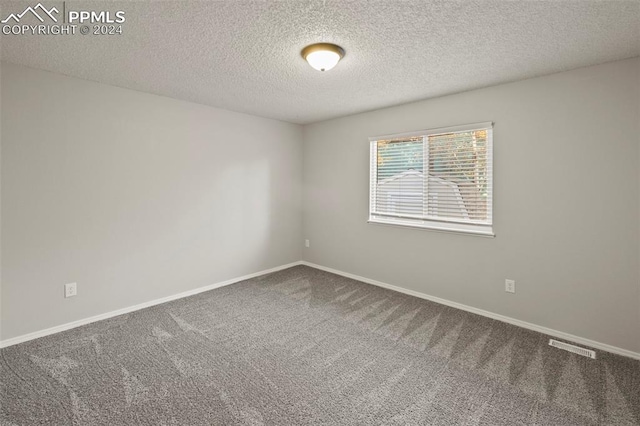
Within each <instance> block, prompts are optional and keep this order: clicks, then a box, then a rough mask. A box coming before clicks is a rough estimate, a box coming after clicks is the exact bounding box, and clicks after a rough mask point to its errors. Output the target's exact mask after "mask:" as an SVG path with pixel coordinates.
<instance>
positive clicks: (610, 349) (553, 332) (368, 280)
mask: <svg viewBox="0 0 640 426" xmlns="http://www.w3.org/2000/svg"><path fill="white" fill-rule="evenodd" d="M300 264H302V265H306V266H310V267H312V268H316V269H321V270H323V271H327V272H331V273H333V274H336V275H342V276H343V277H347V278H351V279H354V280H357V281H362V282H365V283H367V284H373V285H375V286H378V287H383V288H386V289H389V290H393V291H397V292H400V293H404V294H408V295H410V296H415V297H419V298H421V299H426V300H430V301H432V302H436V303H440V304H441V305H446V306H451V307H452V308H456V309H460V310H463V311H467V312H471V313H474V314H478V315H482V316H483V317H488V318H492V319H495V320H498V321H502V322H506V323H509V324H513V325H516V326H518V327H522V328H526V329H529V330H533V331H537V332H539V333H543V334H547V335H549V336H553V337H557V338H559V339H564V340H568V341H570V342H574V343H577V344H579V345H584V346H589V347H591V348H594V349H600V350H603V351H606V352H610V353H613V354H617V355H622V356H626V357H629V358H633V359H637V360H640V353H637V352H633V351H630V350H627V349H622V348H618V347H616V346H611V345H607V344H606V343H600V342H596V341H594V340H590V339H585V338H583V337H579V336H574V335H572V334H569V333H565V332H562V331H558V330H553V329H551V328H547V327H542V326H539V325H536V324H532V323H529V322H526V321H521V320H518V319H515V318H511V317H507V316H504V315H500V314H496V313H493V312H489V311H485V310H483V309H478V308H474V307H472V306H467V305H463V304H462V303H457V302H452V301H450V300H446V299H441V298H439V297H435V296H430V295H428V294H424V293H420V292H418V291H414V290H409V289H406V288H402V287H398V286H395V285H392V284H387V283H383V282H381V281H376V280H372V279H371V278H366V277H361V276H359V275H355V274H350V273H348V272H343V271H340V270H337V269H333V268H327V267H326V266H321V265H316V264H315V263H311V262H307V261H302V262H300Z"/></svg>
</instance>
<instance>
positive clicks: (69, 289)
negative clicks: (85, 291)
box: [64, 283, 78, 297]
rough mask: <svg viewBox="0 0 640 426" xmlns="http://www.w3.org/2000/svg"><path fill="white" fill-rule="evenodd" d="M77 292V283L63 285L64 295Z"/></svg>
mask: <svg viewBox="0 0 640 426" xmlns="http://www.w3.org/2000/svg"><path fill="white" fill-rule="evenodd" d="M76 294H78V285H77V284H76V283H69V284H65V285H64V297H73V296H75V295H76Z"/></svg>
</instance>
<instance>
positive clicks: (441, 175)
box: [369, 123, 493, 236]
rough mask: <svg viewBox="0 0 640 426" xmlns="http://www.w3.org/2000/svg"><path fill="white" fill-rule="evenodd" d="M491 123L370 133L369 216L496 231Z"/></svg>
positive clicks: (378, 220) (463, 229)
mask: <svg viewBox="0 0 640 426" xmlns="http://www.w3.org/2000/svg"><path fill="white" fill-rule="evenodd" d="M492 136H493V135H492V123H476V124H471V125H466V126H457V127H448V128H443V129H432V130H424V131H420V132H413V133H406V134H398V135H388V136H380V137H375V138H370V139H369V140H370V143H371V168H370V170H371V174H370V188H369V221H370V222H376V223H386V224H394V225H405V226H414V227H422V228H432V229H438V230H443V231H457V232H468V233H473V234H481V235H491V236H492V235H493V218H492V204H493V192H492V189H493V188H492V186H493V185H492V183H493V178H492V175H493V164H492V157H493V152H492Z"/></svg>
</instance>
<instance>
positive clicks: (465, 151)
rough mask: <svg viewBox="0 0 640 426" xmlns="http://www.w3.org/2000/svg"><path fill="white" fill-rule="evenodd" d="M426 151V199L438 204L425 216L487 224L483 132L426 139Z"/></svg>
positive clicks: (486, 175) (434, 136)
mask: <svg viewBox="0 0 640 426" xmlns="http://www.w3.org/2000/svg"><path fill="white" fill-rule="evenodd" d="M428 147H429V197H430V199H431V197H435V198H437V200H438V201H437V205H436V206H434V207H433V208H432V207H431V206H430V207H429V214H430V215H435V216H439V217H450V218H457V219H470V220H473V221H486V220H488V202H487V200H488V195H489V193H488V191H489V188H488V184H489V176H488V168H487V131H486V130H476V131H471V132H460V133H447V134H441V135H433V136H429V142H428ZM432 181H434V183H436V182H437V183H436V184H435V185H433V186H432V185H431V183H432Z"/></svg>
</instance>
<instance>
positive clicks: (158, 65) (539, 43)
mask: <svg viewBox="0 0 640 426" xmlns="http://www.w3.org/2000/svg"><path fill="white" fill-rule="evenodd" d="M42 3H43V4H44V5H45V6H48V7H51V6H54V5H55V6H58V7H59V8H60V9H61V5H62V2H61V1H60V2H56V1H47V0H42ZM35 4H37V0H33V1H31V2H7V1H3V2H2V4H1V5H0V14H1V15H2V19H4V18H5V17H6V16H7V15H8V14H9V13H11V12H21V11H22V10H24V8H25V7H26V6H28V5H33V6H35ZM65 7H66V10H78V9H82V10H92V9H98V10H102V9H104V10H110V11H115V10H118V9H121V10H124V11H125V12H126V22H125V23H124V24H123V34H122V35H116V36H94V35H87V36H81V35H79V34H78V35H75V36H15V35H9V36H7V35H3V36H0V40H1V44H0V49H1V50H0V54H1V57H2V59H3V60H6V61H9V62H14V63H19V64H23V65H27V66H30V67H35V68H40V69H44V70H49V71H55V72H59V73H62V74H67V75H71V76H75V77H80V78H84V79H87V80H93V81H98V82H102V83H106V84H111V85H115V86H121V87H127V88H131V89H136V90H141V91H145V92H151V93H156V94H160V95H165V96H170V97H173V98H178V99H185V100H189V101H193V102H198V103H202V104H207V105H212V106H215V107H220V108H226V109H230V110H234V111H240V112H245V113H249V114H255V115H259V116H264V117H270V118H276V119H280V120H285V121H290V122H294V123H309V122H314V121H320V120H324V119H328V118H333V117H337V116H342V115H347V114H351V113H356V112H362V111H366V110H371V109H376V108H380V107H385V106H389V105H395V104H400V103H405V102H410V101H415V100H419V99H425V98H429V97H434V96H440V95H444V94H450V93H455V92H460V91H464V90H469V89H474V88H479V87H484V86H489V85H494V84H498V83H503V82H508V81H514V80H520V79H524V78H529V77H533V76H538V75H543V74H549V73H553V72H557V71H563V70H568V69H572V68H577V67H581V66H586V65H592V64H596V63H602V62H607V61H612V60H617V59H623V58H629V57H633V56H638V55H640V1H637V0H628V1H624V0H620V1H616V0H611V1H589V0H579V1H562V0H553V1H491V0H488V1H462V2H460V1H455V2H454V1H431V0H429V1H427V0H407V1H400V0H387V1H365V0H361V1H332V0H326V1H323V0H319V1H303V0H300V1H278V2H276V1H267V0H262V1H231V0H229V1H131V2H129V1H126V2H115V1H104V2H94V1H81V2H80V1H67V2H66V4H65ZM26 19H27V18H25V20H26ZM35 23H37V22H35ZM319 41H327V42H333V43H336V44H339V45H340V46H342V47H344V48H345V50H346V52H347V53H346V56H345V58H344V59H343V60H342V61H341V62H340V64H338V66H337V67H336V68H335V69H333V70H331V71H329V72H326V73H320V72H318V71H315V70H313V69H312V68H311V67H310V66H309V65H307V64H306V63H305V62H304V61H303V59H302V58H301V57H300V50H301V49H302V48H303V47H304V46H305V45H307V44H310V43H314V42H319ZM96 101H98V100H96Z"/></svg>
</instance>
